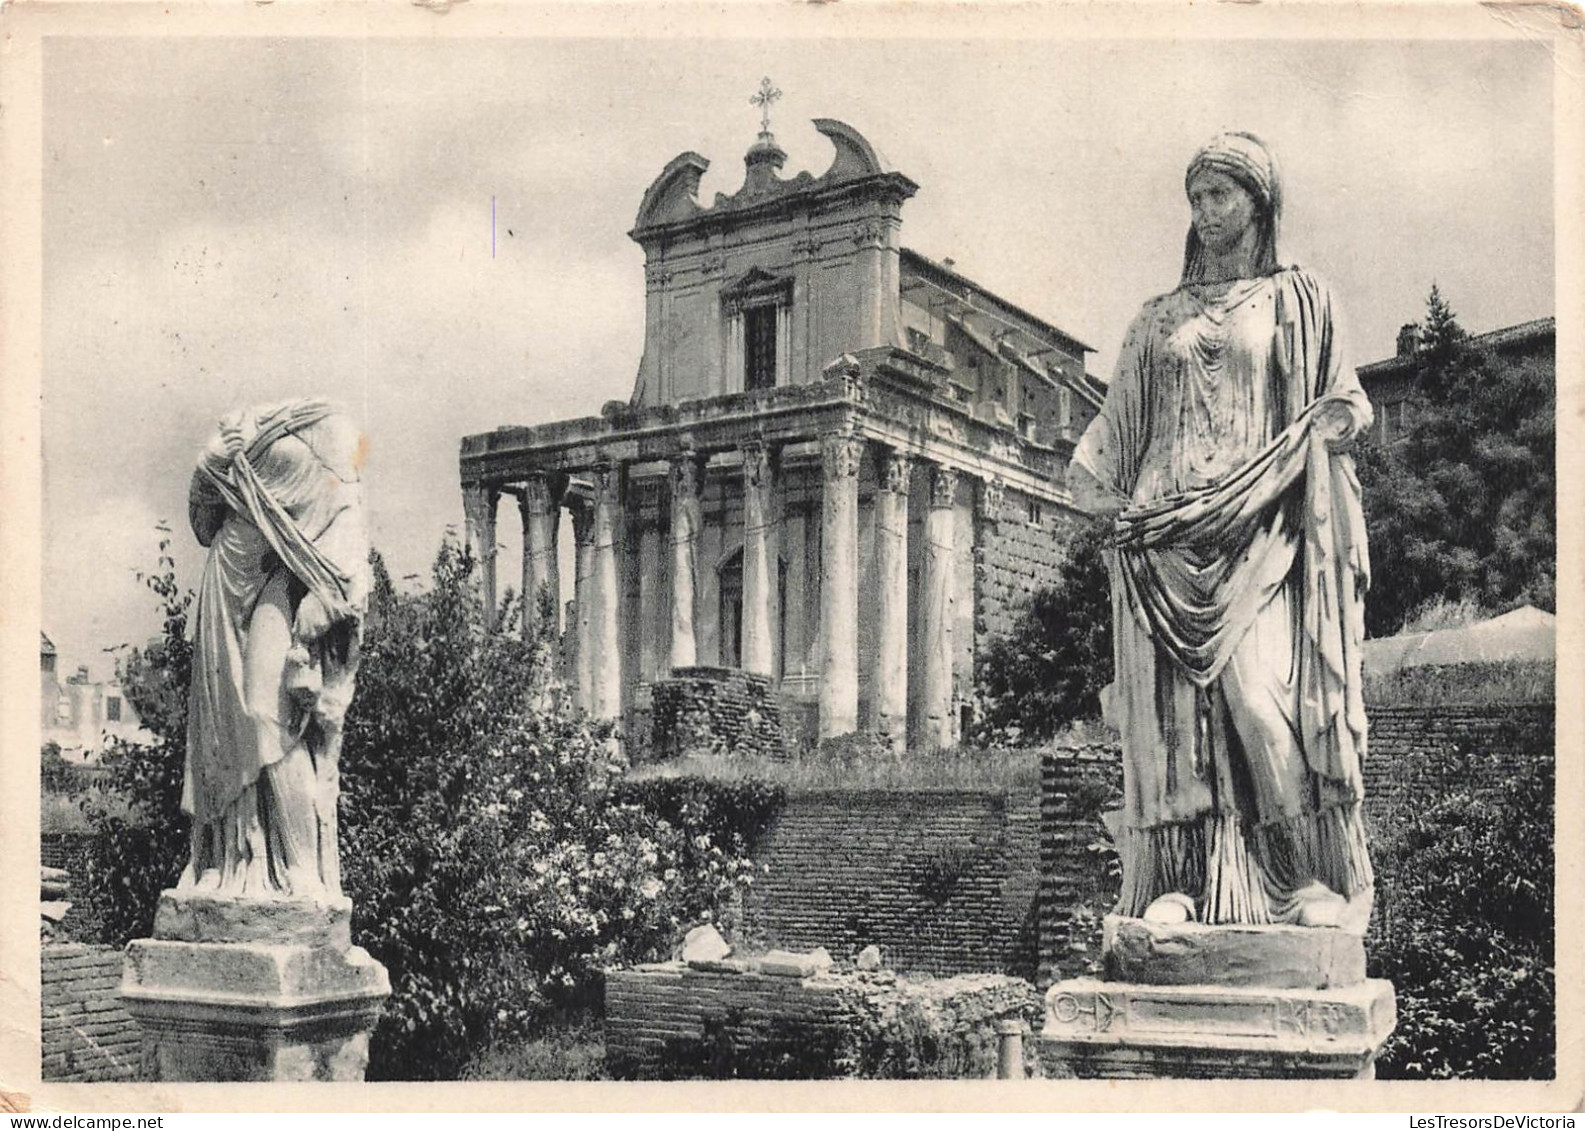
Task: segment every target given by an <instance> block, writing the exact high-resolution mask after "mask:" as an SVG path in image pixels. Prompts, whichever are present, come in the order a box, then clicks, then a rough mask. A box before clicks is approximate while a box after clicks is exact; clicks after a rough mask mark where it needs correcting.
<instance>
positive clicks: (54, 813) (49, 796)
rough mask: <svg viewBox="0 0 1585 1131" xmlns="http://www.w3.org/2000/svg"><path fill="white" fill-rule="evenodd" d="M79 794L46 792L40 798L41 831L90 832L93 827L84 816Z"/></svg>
mask: <svg viewBox="0 0 1585 1131" xmlns="http://www.w3.org/2000/svg"><path fill="white" fill-rule="evenodd" d="M79 798H80V795H79V794H75V793H44V794H42V795H41V796H40V798H39V832H40V833H45V834H47V833H88V832H92V831H93V827H92V826H91V825H90V824H89V823H88V818H87V817H85V816H83V811H82V807H81V806H80V805H79V804H78V800H79Z"/></svg>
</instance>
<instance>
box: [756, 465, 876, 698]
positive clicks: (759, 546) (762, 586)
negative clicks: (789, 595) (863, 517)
mask: <svg viewBox="0 0 1585 1131" xmlns="http://www.w3.org/2000/svg"><path fill="white" fill-rule="evenodd" d="M773 474H774V473H773V472H772V470H771V461H770V453H769V452H768V451H767V450H766V448H765V445H764V444H762V443H760V442H758V441H752V442H750V443H747V444H744V445H743V649H742V652H743V670H744V671H748V672H753V673H755V674H756V675H766V676H768V675H770V674H771V671H772V663H773V658H772V651H771V649H772V644H771V617H770V614H771V575H770V551H769V543H770V524H771V506H772V502H771V492H772V491H773V490H774V488H773V486H772V477H773ZM855 513H856V512H855Z"/></svg>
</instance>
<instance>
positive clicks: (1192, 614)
mask: <svg viewBox="0 0 1585 1131" xmlns="http://www.w3.org/2000/svg"><path fill="white" fill-rule="evenodd" d="M1185 184H1186V189H1187V193H1188V199H1189V206H1190V210H1191V214H1192V219H1193V225H1192V227H1191V229H1190V231H1189V235H1188V241H1187V248H1186V252H1185V255H1184V267H1183V278H1182V281H1181V282H1180V283H1179V285H1178V287H1177V289H1176V290H1173V291H1171V292H1170V293H1168V294H1164V295H1161V296H1160V297H1157V298H1153V299H1151V300H1150V301H1149V302H1147V303H1146V304H1145V305H1144V308H1143V309H1142V310H1141V311H1140V312H1139V315H1138V316H1137V317H1136V318H1135V319H1134V322H1133V325H1132V326H1131V327H1130V328H1129V331H1128V336H1127V339H1126V340H1125V341H1124V343H1123V347H1122V351H1121V353H1120V356H1119V359H1118V363H1117V372H1116V376H1115V377H1114V378H1113V380H1112V383H1111V386H1110V389H1109V390H1108V392H1107V397H1106V402H1105V405H1104V407H1103V408H1102V410H1101V413H1100V415H1099V416H1097V417H1096V419H1095V420H1094V422H1093V423H1092V424H1091V425H1090V427H1089V429H1088V430H1087V431H1086V433H1085V435H1084V437H1083V440H1082V441H1081V443H1080V444H1079V447H1078V450H1077V452H1076V453H1075V455H1074V458H1073V464H1072V468H1071V475H1070V482H1071V484H1072V486H1073V489H1074V492H1075V496H1076V498H1077V499H1078V501H1079V502H1080V504H1081V505H1083V506H1085V507H1086V508H1087V509H1090V510H1092V511H1095V512H1098V513H1102V514H1108V515H1113V516H1115V524H1116V525H1115V535H1116V541H1115V552H1114V553H1113V554H1112V559H1111V566H1112V603H1113V620H1114V626H1115V655H1116V681H1115V682H1114V683H1113V685H1112V686H1111V687H1110V688H1109V689H1108V692H1107V695H1106V696H1105V700H1106V707H1107V712H1108V716H1109V717H1110V718H1111V719H1112V721H1113V722H1114V723H1115V725H1116V726H1117V727H1118V728H1119V730H1120V732H1121V735H1122V743H1123V755H1124V768H1125V773H1124V791H1125V798H1124V804H1123V809H1122V811H1121V813H1118V814H1113V815H1112V818H1113V821H1112V824H1113V831H1114V833H1115V834H1116V836H1117V841H1118V847H1119V851H1120V853H1121V855H1122V860H1123V891H1122V897H1121V900H1120V903H1119V906H1118V911H1119V912H1120V913H1121V914H1124V915H1134V916H1140V915H1143V916H1145V917H1146V918H1150V919H1155V920H1159V921H1173V920H1179V919H1194V920H1198V921H1201V922H1206V923H1244V924H1250V923H1255V924H1258V923H1294V924H1300V925H1309V926H1322V925H1343V926H1346V927H1350V928H1351V929H1356V930H1362V929H1363V926H1364V920H1365V918H1366V917H1368V914H1369V907H1370V898H1371V885H1372V876H1371V866H1370V859H1369V856H1368V854H1367V852H1366V846H1365V833H1364V825H1363V821H1362V817H1361V813H1360V800H1361V793H1362V783H1361V777H1360V760H1361V758H1362V757H1363V755H1364V752H1365V714H1364V705H1363V701H1362V698H1361V687H1360V682H1361V677H1360V660H1361V651H1362V640H1363V635H1364V629H1363V625H1364V619H1363V618H1364V613H1363V600H1364V594H1365V589H1366V586H1367V585H1368V583H1369V569H1370V567H1369V558H1368V555H1367V551H1366V546H1365V529H1364V521H1363V515H1362V511H1361V508H1360V492H1359V483H1358V480H1357V479H1356V477H1355V474H1354V467H1353V460H1352V457H1351V456H1350V455H1348V454H1347V448H1348V446H1349V445H1350V443H1351V442H1352V440H1353V439H1354V437H1355V436H1356V435H1357V434H1358V433H1359V432H1360V431H1361V430H1362V429H1364V428H1366V427H1368V426H1369V423H1370V419H1371V410H1370V405H1369V402H1368V401H1367V400H1366V399H1365V395H1364V393H1363V392H1362V391H1361V389H1360V386H1359V383H1358V380H1357V379H1356V377H1355V375H1354V371H1353V369H1352V368H1351V367H1350V366H1349V364H1348V362H1347V359H1346V355H1345V350H1344V342H1343V338H1342V334H1341V332H1340V331H1339V329H1338V325H1337V314H1336V310H1335V308H1334V305H1333V301H1332V295H1331V292H1330V291H1329V289H1328V288H1327V286H1326V284H1325V283H1323V282H1322V281H1321V280H1320V279H1318V278H1317V277H1316V276H1315V275H1314V274H1312V273H1311V272H1310V271H1308V270H1307V269H1305V268H1303V267H1297V266H1292V265H1287V264H1284V263H1283V262H1282V260H1281V259H1280V258H1279V256H1278V243H1277V237H1278V221H1279V218H1280V215H1281V211H1282V190H1281V184H1280V181H1279V179H1278V172H1277V168H1276V165H1275V163H1274V161H1273V159H1272V156H1271V154H1270V153H1269V152H1268V150H1267V149H1266V147H1265V146H1264V145H1263V144H1262V143H1261V142H1260V140H1259V139H1257V138H1255V137H1253V136H1252V135H1249V134H1242V133H1227V134H1222V135H1220V136H1219V137H1217V138H1216V139H1214V140H1213V141H1212V142H1211V143H1210V144H1208V145H1207V146H1206V147H1205V148H1204V149H1202V150H1201V151H1200V152H1199V153H1198V154H1197V155H1196V156H1195V158H1194V160H1193V162H1192V163H1191V164H1190V166H1189V169H1188V174H1187V177H1186V179H1185Z"/></svg>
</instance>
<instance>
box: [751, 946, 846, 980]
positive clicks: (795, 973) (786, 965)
mask: <svg viewBox="0 0 1585 1131" xmlns="http://www.w3.org/2000/svg"><path fill="white" fill-rule="evenodd" d="M759 969H760V973H762V974H779V975H782V976H785V977H789V978H810V977H813V976H814V975H816V974H819V973H821V972H823V971H825V970H829V969H831V955H830V953H829V952H827V950H826V948H825V947H823V946H822V947H816V948H815V949H814V950H811V951H808V952H807V953H800V952H797V951H791V950H773V951H770V952H769V953H767V954H766V955H765V956H764V957H762V958H761V959H760V960H759Z"/></svg>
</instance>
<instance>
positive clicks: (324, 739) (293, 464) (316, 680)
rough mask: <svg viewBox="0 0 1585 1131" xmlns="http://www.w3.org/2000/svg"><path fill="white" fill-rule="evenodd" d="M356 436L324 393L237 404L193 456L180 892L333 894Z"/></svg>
mask: <svg viewBox="0 0 1585 1131" xmlns="http://www.w3.org/2000/svg"><path fill="white" fill-rule="evenodd" d="M365 451H366V443H365V440H364V438H363V436H362V434H361V433H360V432H359V430H358V428H357V426H356V425H355V424H353V423H352V421H351V420H350V419H349V418H348V417H347V416H346V415H345V414H344V413H343V412H341V411H340V410H338V409H337V408H335V407H334V406H332V405H331V404H329V403H327V402H325V401H322V400H313V399H305V400H295V401H290V402H287V403H284V404H279V405H271V406H267V407H263V408H257V409H251V410H246V411H243V412H239V413H234V414H232V415H230V416H228V417H226V418H225V419H223V420H222V421H221V422H220V428H219V431H218V432H217V433H216V434H215V435H214V436H213V437H212V439H211V440H210V442H209V444H208V446H207V447H206V449H205V450H204V451H203V453H202V454H201V455H200V456H199V459H198V467H197V470H196V471H194V473H193V478H192V486H191V489H190V493H189V507H188V511H189V517H190V519H191V522H192V527H193V533H194V534H196V535H197V536H198V540H199V542H201V543H202V544H203V545H205V546H207V547H209V557H208V560H207V561H206V562H205V565H204V574H203V580H202V582H201V583H200V585H199V589H198V603H197V613H196V619H195V626H194V640H193V680H192V692H191V698H190V700H189V710H188V730H187V768H186V780H185V784H184V788H183V797H182V808H183V809H184V810H185V811H186V812H187V813H188V814H190V815H191V817H192V844H191V858H190V860H189V863H188V866H187V869H186V871H185V872H184V873H183V874H182V878H181V881H180V883H179V884H178V888H177V890H178V891H187V892H211V893H215V894H223V895H246V896H254V897H262V898H306V899H325V898H330V897H334V896H339V895H340V893H341V872H340V863H339V856H338V853H337V847H336V799H337V795H338V792H339V781H338V777H337V759H338V757H339V754H340V748H341V725H342V719H343V716H344V715H345V713H346V710H347V706H348V704H349V703H350V702H351V699H352V690H353V681H354V677H355V675H356V672H357V666H358V641H359V636H360V633H361V627H362V618H363V612H364V604H365V601H366V599H367V595H368V590H369V568H368V553H369V546H368V535H367V531H366V529H365V523H364V513H363V486H362V483H361V481H360V473H361V470H362V466H363V461H364V454H365Z"/></svg>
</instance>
